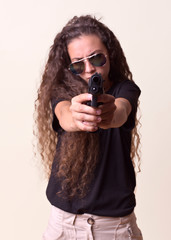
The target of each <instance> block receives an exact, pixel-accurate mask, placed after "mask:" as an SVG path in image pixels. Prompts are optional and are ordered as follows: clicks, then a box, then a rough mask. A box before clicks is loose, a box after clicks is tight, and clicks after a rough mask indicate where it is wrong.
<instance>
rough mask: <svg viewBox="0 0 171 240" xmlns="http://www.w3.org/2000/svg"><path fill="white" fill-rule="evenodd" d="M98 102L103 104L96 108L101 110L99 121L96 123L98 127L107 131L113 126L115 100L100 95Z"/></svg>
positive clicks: (111, 97)
mask: <svg viewBox="0 0 171 240" xmlns="http://www.w3.org/2000/svg"><path fill="white" fill-rule="evenodd" d="M98 102H102V103H103V104H102V105H100V106H99V107H98V109H100V110H101V114H100V117H101V121H100V122H99V123H98V127H100V128H103V129H108V128H110V127H112V125H113V119H114V113H115V110H116V105H115V98H114V96H112V95H109V94H102V95H100V96H99V97H98Z"/></svg>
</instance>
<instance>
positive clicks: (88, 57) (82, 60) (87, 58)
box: [68, 53, 107, 75]
mask: <svg viewBox="0 0 171 240" xmlns="http://www.w3.org/2000/svg"><path fill="white" fill-rule="evenodd" d="M99 54H102V55H103V56H104V57H105V60H106V61H107V54H104V53H93V54H92V55H90V56H87V57H85V58H81V59H80V60H77V61H74V62H72V63H70V64H69V67H68V69H69V70H70V71H71V72H72V73H74V74H76V75H79V74H81V73H82V72H83V71H84V70H83V71H82V72H81V73H76V72H73V71H72V70H71V65H73V64H74V63H79V62H84V61H87V60H89V59H91V58H92V57H95V56H97V55H99ZM106 61H105V63H104V64H103V65H101V66H96V65H94V64H92V63H91V62H90V61H89V62H90V64H91V65H93V66H94V67H102V66H104V65H105V64H106ZM84 66H85V65H84Z"/></svg>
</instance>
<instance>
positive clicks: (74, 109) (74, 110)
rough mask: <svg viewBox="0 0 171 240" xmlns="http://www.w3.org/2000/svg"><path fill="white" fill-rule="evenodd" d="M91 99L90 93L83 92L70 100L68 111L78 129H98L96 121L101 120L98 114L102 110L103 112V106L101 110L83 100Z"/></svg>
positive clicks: (91, 130)
mask: <svg viewBox="0 0 171 240" xmlns="http://www.w3.org/2000/svg"><path fill="white" fill-rule="evenodd" d="M91 99H92V95H91V94H88V93H83V94H80V95H77V96H76V97H74V98H72V100H71V106H70V111H71V114H72V119H73V121H74V124H75V126H76V128H77V130H79V131H87V132H94V131H96V130H97V129H98V123H99V122H101V120H102V119H101V117H100V116H99V115H100V114H101V113H102V110H103V112H104V109H103V108H102V110H101V109H99V108H92V107H90V106H87V105H86V104H85V102H87V101H91Z"/></svg>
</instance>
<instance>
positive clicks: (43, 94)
mask: <svg viewBox="0 0 171 240" xmlns="http://www.w3.org/2000/svg"><path fill="white" fill-rule="evenodd" d="M89 34H95V35H97V36H98V37H99V38H100V39H101V41H102V43H103V44H104V45H105V47H106V49H107V50H108V53H109V60H110V72H109V79H110V81H113V82H114V83H117V82H119V81H124V80H125V79H129V80H130V81H133V79H132V73H131V72H130V70H129V67H128V64H127V61H126V58H125V56H124V53H123V50H122V48H121V46H120V43H119V41H118V40H117V38H116V37H115V35H114V34H113V32H112V31H111V30H110V29H109V28H108V27H106V26H105V25H104V24H103V23H101V22H100V21H99V20H97V19H96V18H95V17H92V16H90V15H86V16H81V17H76V16H75V17H74V18H72V19H71V20H70V21H69V22H68V23H67V24H66V26H65V27H64V28H63V29H62V31H61V32H60V33H58V34H57V36H56V37H55V39H54V43H53V45H52V47H51V49H50V53H49V57H48V61H47V64H46V66H45V70H44V74H43V76H42V81H41V84H40V87H39V89H38V97H37V99H36V101H35V113H36V119H35V122H36V131H35V135H36V136H37V138H38V150H39V153H40V155H41V159H42V163H43V165H44V167H45V171H46V174H47V176H48V177H49V175H50V172H51V168H52V162H53V159H54V156H55V154H57V155H58V156H57V158H58V161H59V162H58V168H56V173H55V175H56V177H58V178H61V179H63V181H62V191H67V192H68V196H70V197H73V196H75V195H77V194H78V195H79V196H80V197H83V196H84V195H85V194H86V191H87V189H88V187H87V186H88V184H89V183H90V181H91V180H92V177H93V172H94V169H95V167H96V164H97V160H98V149H99V141H98V132H97V133H93V134H92V133H87V132H65V134H63V136H62V142H61V147H60V152H58V153H56V143H57V140H58V133H57V132H55V131H54V130H53V129H52V119H53V114H52V106H51V102H52V100H54V99H64V100H69V101H70V100H71V98H72V97H74V96H76V95H78V94H80V93H84V92H87V83H86V82H85V81H84V80H83V79H81V78H80V77H79V76H75V75H73V74H72V73H71V72H70V71H69V70H68V65H69V63H70V58H69V55H68V51H67V46H68V44H69V43H70V42H71V41H72V40H73V39H74V38H78V37H79V36H81V35H89ZM137 124H138V121H136V126H135V128H134V130H133V134H132V139H133V140H132V150H131V156H132V161H133V164H134V157H135V156H137V157H138V161H140V156H139V154H138V146H139V143H140V137H139V135H138V132H137ZM135 138H136V141H134V140H135ZM87 149H89V151H88V152H87ZM85 159H86V161H85ZM85 162H86V164H85ZM78 180H79V181H78Z"/></svg>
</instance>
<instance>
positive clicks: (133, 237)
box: [127, 223, 143, 240]
mask: <svg viewBox="0 0 171 240" xmlns="http://www.w3.org/2000/svg"><path fill="white" fill-rule="evenodd" d="M127 231H128V236H129V240H143V237H142V233H141V230H140V229H139V228H138V226H137V224H136V223H134V224H131V225H128V226H127Z"/></svg>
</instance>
